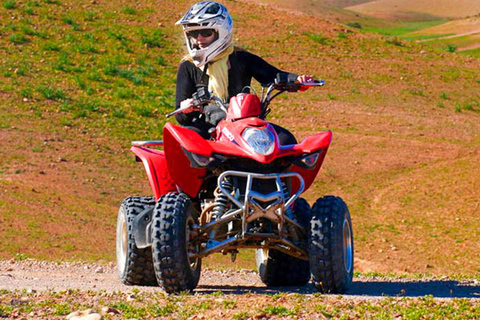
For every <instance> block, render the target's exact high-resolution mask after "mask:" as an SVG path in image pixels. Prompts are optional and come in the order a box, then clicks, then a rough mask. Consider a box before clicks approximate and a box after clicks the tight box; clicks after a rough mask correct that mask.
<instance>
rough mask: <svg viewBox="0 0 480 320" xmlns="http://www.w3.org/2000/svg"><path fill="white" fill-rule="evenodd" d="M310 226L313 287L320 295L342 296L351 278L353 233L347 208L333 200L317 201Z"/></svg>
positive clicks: (334, 198)
mask: <svg viewBox="0 0 480 320" xmlns="http://www.w3.org/2000/svg"><path fill="white" fill-rule="evenodd" d="M310 225H311V229H310V239H309V253H310V271H311V273H312V278H313V284H314V285H315V287H316V288H317V289H318V290H319V291H321V292H328V293H343V292H345V291H346V290H347V289H348V287H349V286H350V284H351V283H352V277H353V232H352V221H351V219H350V213H349V211H348V207H347V205H346V204H345V202H344V201H343V200H342V199H341V198H338V197H334V196H326V197H323V198H320V199H318V200H317V201H316V202H315V204H314V205H313V207H312V219H311V222H310Z"/></svg>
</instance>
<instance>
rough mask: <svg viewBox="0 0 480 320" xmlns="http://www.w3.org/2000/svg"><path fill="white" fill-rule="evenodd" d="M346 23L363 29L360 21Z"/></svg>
mask: <svg viewBox="0 0 480 320" xmlns="http://www.w3.org/2000/svg"><path fill="white" fill-rule="evenodd" d="M346 25H347V26H349V27H352V28H356V29H362V25H361V24H360V22H347V23H346Z"/></svg>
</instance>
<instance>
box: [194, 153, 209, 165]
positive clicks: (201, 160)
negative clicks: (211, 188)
mask: <svg viewBox="0 0 480 320" xmlns="http://www.w3.org/2000/svg"><path fill="white" fill-rule="evenodd" d="M191 155H192V158H193V160H194V161H195V162H196V163H197V164H198V165H199V166H200V167H206V166H208V165H209V164H210V162H212V161H213V160H215V158H214V157H207V156H202V155H201V154H196V153H193V152H192V153H191Z"/></svg>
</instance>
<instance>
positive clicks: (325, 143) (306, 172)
mask: <svg viewBox="0 0 480 320" xmlns="http://www.w3.org/2000/svg"><path fill="white" fill-rule="evenodd" d="M332 138H333V135H332V132H331V131H327V132H321V133H317V134H314V135H313V136H309V137H307V138H305V139H304V140H303V141H302V142H300V143H299V144H296V145H295V146H293V149H295V150H297V151H300V150H302V153H313V152H315V151H320V156H319V158H318V160H317V164H316V165H315V167H313V168H312V169H306V168H302V167H300V166H297V165H295V164H294V165H292V167H291V169H290V170H291V171H293V172H297V173H299V174H300V175H301V176H302V177H303V180H304V182H305V189H304V190H308V188H310V186H311V185H312V183H313V181H314V180H315V177H316V176H317V174H318V171H320V168H321V166H322V164H323V160H324V159H325V156H326V155H327V151H328V147H329V146H330V143H331V142H332ZM299 188H300V184H299V182H298V181H297V179H293V180H292V192H297V190H298V189H299Z"/></svg>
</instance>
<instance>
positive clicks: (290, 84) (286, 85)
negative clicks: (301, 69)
mask: <svg viewBox="0 0 480 320" xmlns="http://www.w3.org/2000/svg"><path fill="white" fill-rule="evenodd" d="M296 80H297V75H296V74H293V73H279V74H278V75H277V78H276V79H275V81H274V82H273V83H271V84H270V85H267V86H266V87H264V90H265V89H266V88H267V87H268V89H267V90H266V94H265V91H263V93H262V99H261V102H262V106H263V107H262V109H263V110H264V115H266V114H267V113H268V111H269V110H267V108H268V105H269V104H270V102H271V101H272V100H273V98H275V97H276V96H277V95H279V94H281V93H282V92H285V91H287V92H297V91H305V90H307V89H308V88H310V87H321V86H324V85H325V81H323V80H314V81H313V82H296ZM274 90H277V91H278V92H277V93H276V94H274V95H273V96H271V94H272V92H273V91H274ZM192 98H193V104H192V105H193V107H195V108H197V109H198V110H199V111H200V112H202V111H203V108H204V107H205V106H207V105H209V104H211V103H212V102H213V103H217V104H218V105H219V106H220V108H221V109H223V111H225V113H226V112H227V108H228V107H227V106H226V105H225V103H224V102H223V101H222V100H221V99H219V98H218V97H216V96H212V95H211V93H210V92H209V91H208V88H207V86H205V85H198V86H197V91H196V92H195V93H194V94H193V96H192ZM189 108H191V105H190V106H185V107H183V108H178V109H176V110H175V111H173V112H171V113H169V114H167V118H169V117H171V116H174V115H176V114H179V113H183V112H184V111H185V110H187V109H189Z"/></svg>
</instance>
